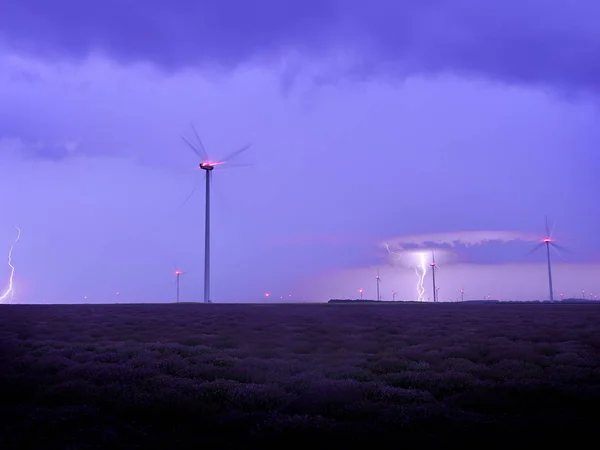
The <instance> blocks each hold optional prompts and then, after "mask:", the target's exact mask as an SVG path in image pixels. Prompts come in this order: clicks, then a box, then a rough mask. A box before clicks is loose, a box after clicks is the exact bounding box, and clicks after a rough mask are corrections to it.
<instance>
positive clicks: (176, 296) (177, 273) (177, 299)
mask: <svg viewBox="0 0 600 450" xmlns="http://www.w3.org/2000/svg"><path fill="white" fill-rule="evenodd" d="M174 273H175V279H176V280H177V281H176V284H175V289H176V291H175V301H176V302H177V303H179V277H181V275H183V274H184V273H185V272H182V271H181V270H179V269H175V272H174Z"/></svg>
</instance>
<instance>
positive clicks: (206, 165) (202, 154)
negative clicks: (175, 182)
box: [181, 125, 251, 303]
mask: <svg viewBox="0 0 600 450" xmlns="http://www.w3.org/2000/svg"><path fill="white" fill-rule="evenodd" d="M192 129H193V130H194V136H195V138H196V141H197V142H196V143H195V144H194V143H192V141H190V140H189V139H188V138H186V137H185V136H181V138H182V139H183V140H184V142H185V143H186V144H187V145H188V146H189V147H190V149H192V151H193V152H194V153H195V154H196V156H197V157H198V158H199V160H200V163H199V164H198V166H199V167H200V169H202V170H204V172H205V173H206V200H205V213H204V303H211V301H210V179H211V173H212V171H213V170H214V169H215V167H218V166H221V165H223V164H227V165H229V166H231V165H230V164H229V162H230V161H231V160H232V159H233V158H235V157H236V156H238V155H239V154H240V153H243V152H245V151H246V150H248V149H249V148H250V145H251V144H248V145H245V146H244V147H242V148H240V149H239V150H236V151H235V152H233V153H230V154H229V155H227V156H226V157H225V158H223V159H222V160H220V161H215V160H211V159H210V158H209V157H208V153H207V152H206V149H205V148H204V144H203V143H202V139H200V135H199V134H198V131H197V130H196V127H194V125H192ZM192 194H193V191H192ZM192 194H190V197H191V195H192ZM188 198H189V197H188Z"/></svg>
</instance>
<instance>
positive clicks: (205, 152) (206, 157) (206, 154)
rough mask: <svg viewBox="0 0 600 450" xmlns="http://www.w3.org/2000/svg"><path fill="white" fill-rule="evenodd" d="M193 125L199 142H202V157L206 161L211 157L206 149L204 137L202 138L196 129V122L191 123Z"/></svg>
mask: <svg viewBox="0 0 600 450" xmlns="http://www.w3.org/2000/svg"><path fill="white" fill-rule="evenodd" d="M191 125H192V130H194V134H195V135H196V139H198V143H199V144H200V152H202V158H203V159H204V160H205V161H208V160H209V159H210V158H209V157H208V152H207V151H206V148H205V147H204V143H203V142H202V139H200V134H199V133H198V130H197V129H196V127H195V126H194V124H191Z"/></svg>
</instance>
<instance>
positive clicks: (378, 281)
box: [375, 269, 381, 301]
mask: <svg viewBox="0 0 600 450" xmlns="http://www.w3.org/2000/svg"><path fill="white" fill-rule="evenodd" d="M375 280H377V301H380V300H381V296H380V295H379V284H380V283H381V277H380V276H379V269H377V276H376V277H375Z"/></svg>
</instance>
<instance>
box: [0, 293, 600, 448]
mask: <svg viewBox="0 0 600 450" xmlns="http://www.w3.org/2000/svg"><path fill="white" fill-rule="evenodd" d="M0 367H1V369H0V399H2V401H1V402H0V405H1V406H0V416H1V417H2V421H1V422H0V448H3V449H12V448H44V449H49V448H64V449H67V448H69V449H71V448H73V449H74V448H78V449H79V448H81V449H85V448H199V446H200V445H207V446H208V448H262V447H264V446H265V445H275V444H279V445H294V446H296V445H311V447H312V448H331V446H332V445H345V446H348V445H357V444H358V445H368V446H369V447H371V446H373V445H375V444H380V443H384V442H397V443H405V442H409V441H414V440H418V441H419V442H421V443H427V444H444V445H448V444H451V443H469V444H476V445H486V446H489V445H490V444H500V443H512V444H514V443H515V442H524V441H529V442H531V443H537V444H547V443H553V442H555V440H556V439H558V438H568V439H569V441H570V442H577V441H580V440H583V439H584V438H585V437H586V435H588V434H590V433H591V432H592V431H593V429H594V428H593V427H595V426H596V424H595V422H596V420H595V417H596V415H595V414H594V411H595V410H597V408H598V405H599V404H600V308H599V307H596V306H595V305H553V304H539V305H536V304H526V305H514V304H511V305H502V304H491V305H469V304H425V305H418V304H411V305H400V304H377V305H218V304H213V305H202V304H180V305H64V306H50V305H36V306H20V305H12V306H9V305H2V306H0Z"/></svg>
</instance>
